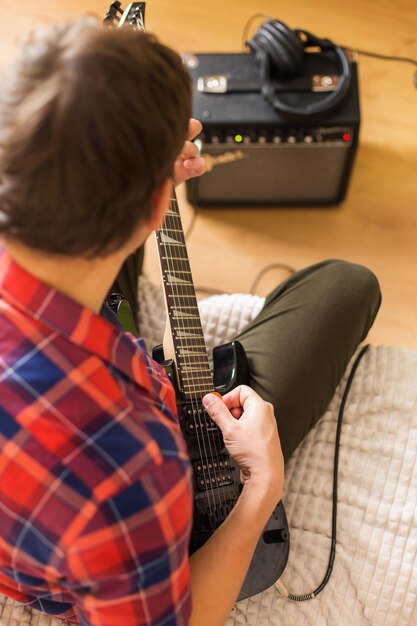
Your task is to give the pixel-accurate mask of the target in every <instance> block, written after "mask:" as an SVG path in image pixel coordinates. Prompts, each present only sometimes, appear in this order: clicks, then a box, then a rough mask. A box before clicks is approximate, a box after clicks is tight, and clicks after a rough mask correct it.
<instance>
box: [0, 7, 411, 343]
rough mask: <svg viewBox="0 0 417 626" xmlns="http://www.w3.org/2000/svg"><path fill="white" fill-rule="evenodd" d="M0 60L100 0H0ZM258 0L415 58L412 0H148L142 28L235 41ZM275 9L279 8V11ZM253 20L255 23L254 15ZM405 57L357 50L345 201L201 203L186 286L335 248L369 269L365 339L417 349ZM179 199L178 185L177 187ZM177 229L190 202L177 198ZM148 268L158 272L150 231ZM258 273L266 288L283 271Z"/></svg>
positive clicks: (225, 45) (214, 48)
mask: <svg viewBox="0 0 417 626" xmlns="http://www.w3.org/2000/svg"><path fill="white" fill-rule="evenodd" d="M0 8H1V9H2V10H3V13H2V17H3V19H2V20H1V24H0V65H1V66H4V65H5V64H6V63H7V61H8V60H9V59H10V58H12V57H13V54H14V53H15V49H16V47H17V46H18V44H19V41H21V39H22V38H23V37H24V35H25V33H27V32H28V30H29V29H30V28H31V27H32V26H34V25H35V24H39V23H45V22H51V21H54V20H60V19H63V18H65V19H66V18H72V17H76V16H78V15H80V14H82V13H85V12H93V13H96V14H97V15H99V16H102V15H103V14H104V12H105V10H106V8H107V3H106V2H105V1H102V0H90V1H88V0H83V1H81V0H66V1H65V2H64V1H63V0H61V1H59V0H37V1H36V2H35V0H20V1H19V2H12V1H11V0H0ZM257 11H262V12H264V13H266V14H270V15H272V16H273V17H276V18H279V19H281V20H282V21H284V22H285V23H287V24H288V25H289V26H290V27H292V28H303V29H306V30H309V31H311V32H313V33H315V34H317V35H318V36H322V37H329V38H331V39H333V40H334V41H336V42H338V43H340V44H342V45H346V46H351V47H357V48H359V49H366V50H370V51H375V52H380V53H385V54H392V55H401V56H411V57H414V58H417V11H416V7H415V1H414V0H397V1H396V2H390V1H388V0H361V1H360V2H359V0H345V1H344V2H343V3H337V9H336V5H335V3H334V2H333V1H331V0H315V1H314V2H309V1H308V0H299V1H298V2H294V1H292V2H290V1H289V0H283V1H282V2H279V3H277V2H274V1H273V0H263V2H262V3H259V2H253V1H249V0H228V2H225V1H224V0H223V1H222V2H221V1H220V0H210V2H207V3H202V2H197V1H196V0H181V2H172V0H149V2H148V3H147V16H146V24H147V29H148V30H150V31H153V32H155V33H156V34H158V35H159V37H160V38H161V39H162V40H163V41H164V42H165V43H168V44H169V45H171V46H172V47H174V48H176V49H177V50H178V51H188V52H226V51H230V52H232V51H234V52H238V51H240V50H241V39H242V31H243V28H244V25H245V23H246V21H247V19H248V18H249V17H250V16H251V15H253V14H254V13H256V12H257ZM277 11H279V13H277ZM258 23H260V22H258ZM414 71H415V68H413V66H411V65H406V64H403V63H397V62H386V61H378V60H374V59H369V58H365V57H360V59H359V74H360V93H361V112H362V127H361V136H360V148H359V153H358V157H357V160H356V164H355V169H354V173H353V177H352V180H351V186H350V190H349V194H348V198H347V200H346V201H345V202H344V204H343V205H341V206H340V207H339V208H333V209H325V208H317V209H290V208H288V209H286V208H280V209H265V208H261V207H259V208H252V209H244V210H243V209H242V210H241V209H228V210H226V209H225V210H215V211H213V210H208V209H204V210H200V211H199V214H198V217H197V221H196V224H195V228H194V230H193V232H192V234H191V236H190V239H189V252H190V258H191V264H192V268H193V272H194V280H195V283H196V285H204V286H208V287H213V288H215V289H218V290H220V289H222V290H225V291H244V292H245V291H248V289H249V288H250V286H251V284H252V282H253V279H254V278H255V276H256V275H257V273H258V271H259V270H260V269H261V268H263V267H264V266H266V265H269V264H271V263H277V262H282V263H286V264H290V265H292V266H295V267H296V268H301V267H303V266H306V265H308V264H311V263H315V262H317V261H319V260H321V259H324V258H335V257H337V258H344V259H349V260H351V261H355V262H358V263H363V264H365V265H367V266H368V267H370V268H371V269H372V270H373V271H374V272H375V273H376V275H377V276H378V278H379V280H380V283H381V287H382V292H383V305H382V308H381V311H380V314H379V316H378V319H377V321H376V323H375V326H374V328H373V330H372V331H371V334H370V337H369V339H370V341H371V342H373V343H375V344H386V345H399V346H404V347H414V348H417V207H416V199H417V89H416V87H415V86H414V85H413V77H414ZM179 195H180V198H183V193H181V192H180V194H179ZM182 206H183V209H182V211H183V221H184V226H185V228H187V225H188V224H189V222H190V220H191V217H192V210H191V208H190V207H189V206H188V205H187V203H186V202H185V200H183V202H182ZM146 271H147V273H148V274H149V275H150V276H152V277H154V278H155V280H157V279H158V275H159V274H158V269H157V265H156V257H155V255H154V253H153V242H152V243H151V245H150V246H149V250H148V255H147V262H146ZM284 276H285V273H283V272H280V271H277V270H276V271H274V272H271V273H269V274H267V275H266V276H265V278H264V279H263V280H262V282H261V283H260V285H259V289H258V293H260V294H264V293H266V292H267V291H268V290H269V289H270V288H272V287H273V286H275V284H276V283H277V282H278V281H279V280H281V279H283V278H284Z"/></svg>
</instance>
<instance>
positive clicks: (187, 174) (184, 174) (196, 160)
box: [174, 118, 206, 185]
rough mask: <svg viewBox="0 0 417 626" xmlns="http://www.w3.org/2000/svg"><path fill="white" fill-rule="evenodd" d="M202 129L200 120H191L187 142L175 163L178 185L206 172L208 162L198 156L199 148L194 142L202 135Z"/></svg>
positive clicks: (175, 180) (175, 177)
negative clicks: (195, 138)
mask: <svg viewBox="0 0 417 626" xmlns="http://www.w3.org/2000/svg"><path fill="white" fill-rule="evenodd" d="M202 128H203V126H202V124H201V123H200V122H199V121H198V120H195V119H193V118H191V119H190V123H189V125H188V135H187V140H186V142H185V143H184V145H183V147H182V150H181V154H180V155H179V156H178V158H177V160H176V161H175V167H174V183H175V184H176V185H179V184H180V183H183V182H184V181H186V180H188V179H189V178H193V177H194V176H201V174H204V172H205V171H206V162H205V160H204V159H203V157H200V156H199V157H198V156H196V154H197V152H198V148H197V146H196V145H195V144H194V143H193V141H192V140H193V139H194V137H197V135H199V134H200V133H201V129H202Z"/></svg>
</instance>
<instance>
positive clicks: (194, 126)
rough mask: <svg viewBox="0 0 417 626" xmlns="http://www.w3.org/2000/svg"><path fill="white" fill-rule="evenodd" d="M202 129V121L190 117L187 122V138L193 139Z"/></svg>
mask: <svg viewBox="0 0 417 626" xmlns="http://www.w3.org/2000/svg"><path fill="white" fill-rule="evenodd" d="M202 130H203V125H202V123H201V122H199V121H198V120H196V119H194V117H191V118H190V121H189V122H188V134H187V139H189V140H190V141H192V140H193V139H194V137H197V135H199V134H200V133H201V131H202Z"/></svg>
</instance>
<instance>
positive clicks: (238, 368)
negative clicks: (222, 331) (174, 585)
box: [105, 2, 290, 599]
mask: <svg viewBox="0 0 417 626" xmlns="http://www.w3.org/2000/svg"><path fill="white" fill-rule="evenodd" d="M120 5H121V3H120V2H113V3H112V4H111V6H110V8H109V11H108V13H107V15H106V18H105V22H106V23H107V24H110V25H111V26H114V27H120V26H121V25H123V24H125V25H126V24H127V25H129V26H131V27H132V28H135V29H138V30H144V15H145V2H132V3H131V4H129V6H128V7H127V8H126V10H125V11H123V10H122V9H121V6H120ZM156 243H157V248H158V256H159V261H160V266H161V273H162V283H163V288H164V297H165V304H166V310H167V320H168V323H167V328H166V332H165V337H164V341H163V344H162V345H161V346H157V347H156V348H154V350H153V355H152V356H153V358H154V360H156V361H157V362H159V363H161V364H162V365H163V366H164V368H165V370H166V371H167V374H168V376H169V378H170V380H171V382H172V384H173V386H174V388H175V391H176V401H177V409H178V415H179V422H180V427H181V431H182V434H183V436H184V438H185V441H186V445H187V450H188V454H189V457H190V460H191V464H192V469H193V489H194V516H193V528H192V533H191V541H190V553H192V552H194V551H195V550H197V549H198V548H199V547H200V546H202V545H203V544H204V543H205V542H206V541H207V539H208V538H209V537H210V536H211V535H212V534H213V533H214V531H215V530H216V528H218V527H219V526H220V524H221V523H222V522H223V521H224V520H225V518H226V517H227V515H228V514H229V513H230V511H231V510H232V508H233V506H234V505H235V503H236V501H237V499H238V497H239V495H240V492H241V490H242V485H241V482H240V471H239V468H238V466H237V465H236V463H235V462H234V460H233V459H232V457H231V456H230V455H229V453H228V452H227V450H226V448H225V446H224V443H223V437H222V434H221V431H220V429H219V428H218V427H217V425H216V424H215V423H214V422H213V421H212V420H211V418H210V417H209V416H208V415H207V413H206V412H205V411H204V408H203V405H202V402H201V399H202V397H203V396H204V395H205V394H206V393H210V392H213V391H216V392H219V393H220V394H224V393H227V392H228V391H230V390H231V389H233V388H234V387H236V386H237V385H239V384H247V383H248V380H249V372H248V364H247V360H246V355H245V351H244V349H243V346H242V345H241V344H240V343H239V342H238V341H233V342H231V343H228V344H225V345H222V346H218V347H217V348H215V349H214V351H213V373H212V370H211V367H210V361H209V358H208V355H207V350H206V345H205V341H204V335H203V330H202V326H201V320H200V315H199V310H198V304H197V298H196V294H195V290H194V285H193V280H192V274H191V269H190V263H189V259H188V254H187V248H186V244H185V238H184V232H183V228H182V222H181V217H180V213H179V208H178V202H177V199H176V197H175V192H174V191H173V194H172V198H171V201H170V206H169V210H168V212H167V213H166V215H165V218H164V220H163V223H162V225H161V227H160V228H159V229H158V230H157V231H156ZM289 544H290V542H289V531H288V524H287V519H286V515H285V510H284V507H283V505H282V502H280V503H278V504H277V506H276V508H275V510H274V512H273V514H272V516H271V517H270V519H269V521H268V523H267V525H266V527H265V529H264V532H263V533H262V535H261V537H260V539H259V541H258V544H257V548H256V550H255V553H254V556H253V559H252V562H251V565H250V567H249V570H248V572H247V575H246V578H245V581H244V584H243V586H242V589H241V591H240V594H239V598H238V599H243V598H247V597H249V596H252V595H255V594H257V593H259V592H261V591H263V590H264V589H266V588H267V587H269V586H271V585H272V584H273V583H274V582H275V581H276V580H277V579H278V578H279V577H280V576H281V574H282V572H283V570H284V568H285V566H286V564H287V560H288V554H289Z"/></svg>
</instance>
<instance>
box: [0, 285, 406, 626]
mask: <svg viewBox="0 0 417 626" xmlns="http://www.w3.org/2000/svg"><path fill="white" fill-rule="evenodd" d="M140 297H141V302H142V303H143V304H142V312H141V317H140V325H141V332H142V334H143V335H144V336H145V338H146V339H147V344H148V348H150V347H152V346H153V345H154V344H156V343H160V342H161V340H162V336H163V328H164V322H163V320H161V319H159V318H155V315H154V312H155V310H160V307H161V294H160V291H159V288H157V287H155V286H153V285H151V284H149V283H146V281H142V285H141V294H140ZM262 305H263V299H262V298H259V297H256V296H243V295H233V296H213V297H212V298H208V299H207V300H205V301H203V302H201V303H200V308H201V316H202V321H203V327H204V329H205V333H206V340H207V344H208V347H209V348H211V347H213V346H214V345H216V344H219V343H223V342H225V341H227V340H228V339H230V338H231V337H232V336H233V335H235V334H236V333H237V332H238V331H239V330H240V329H241V328H243V326H244V325H245V324H246V323H247V322H248V321H249V320H250V319H252V317H254V316H255V315H256V314H257V313H258V311H259V310H260V308H261V307H262ZM349 369H350V368H348V371H347V372H346V374H345V376H344V379H343V380H342V381H341V383H340V385H339V387H338V389H337V391H336V393H335V396H334V398H333V400H332V402H331V404H330V406H329V407H328V410H327V411H326V413H325V414H324V415H323V416H322V418H321V419H320V421H319V422H318V424H317V425H316V427H315V428H314V429H313V431H311V432H310V434H309V435H308V436H307V437H306V439H305V440H304V441H303V442H302V443H301V445H300V446H299V447H298V449H297V450H296V452H295V453H294V455H293V457H292V458H291V460H290V462H289V463H288V465H287V468H286V484H285V497H284V501H285V507H286V512H287V516H288V520H289V524H290V529H291V551H290V558H289V562H288V565H287V568H286V570H285V572H284V574H283V576H282V581H283V582H284V583H285V585H286V586H287V588H288V590H289V591H290V592H291V593H294V594H304V593H308V592H310V591H313V590H314V589H315V588H316V587H317V586H318V585H319V584H320V582H321V580H322V578H323V576H324V574H325V572H326V569H327V563H328V557H329V549H330V529H331V505H332V471H333V453H334V439H335V432H336V421H337V414H338V409H339V405H340V400H341V396H342V393H343V389H344V386H345V383H346V379H347V375H348V372H349ZM416 503H417V351H413V350H404V349H399V348H385V347H371V348H370V350H369V351H368V353H367V354H366V356H365V357H364V360H363V361H362V362H361V365H360V367H359V369H358V371H357V374H356V376H355V379H354V382H353V385H352V388H351V391H350V394H349V398H348V402H347V405H346V409H345V416H344V421H343V428H342V437H341V449H340V462H339V499H338V541H337V549H336V559H335V564H334V569H333V574H332V576H331V578H330V581H329V583H328V585H327V586H326V587H325V589H324V590H323V591H322V593H321V594H320V595H319V596H318V597H317V598H315V599H314V600H310V601H307V602H303V603H294V602H290V601H288V600H287V599H285V598H283V597H282V596H281V595H280V593H279V591H278V590H277V588H276V587H271V588H270V589H268V590H266V591H264V592H263V593H262V594H259V595H257V596H254V597H253V598H249V599H248V600H244V601H242V602H239V603H238V604H237V605H236V607H235V608H234V610H233V612H232V615H231V617H230V619H229V620H228V622H227V626H240V625H243V624H247V625H248V626H284V625H285V626H313V625H314V626H324V625H326V626H333V625H337V626H348V625H352V626H353V625H354V626H368V625H369V626H382V625H384V626H413V625H416V626H417V513H416ZM2 600H3V602H2V603H1V602H0V626H20V625H23V624H24V625H25V626H26V625H27V626H29V625H31V626H52V625H54V626H55V625H56V626H58V624H62V622H59V621H57V620H52V619H50V618H48V617H46V616H43V615H42V616H41V615H40V614H38V613H36V612H33V613H32V612H31V611H30V610H28V609H25V608H24V607H22V606H19V605H17V604H16V603H13V602H11V601H10V600H7V601H6V599H5V598H3V599H2ZM120 626H123V624H122V623H121V624H120Z"/></svg>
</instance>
